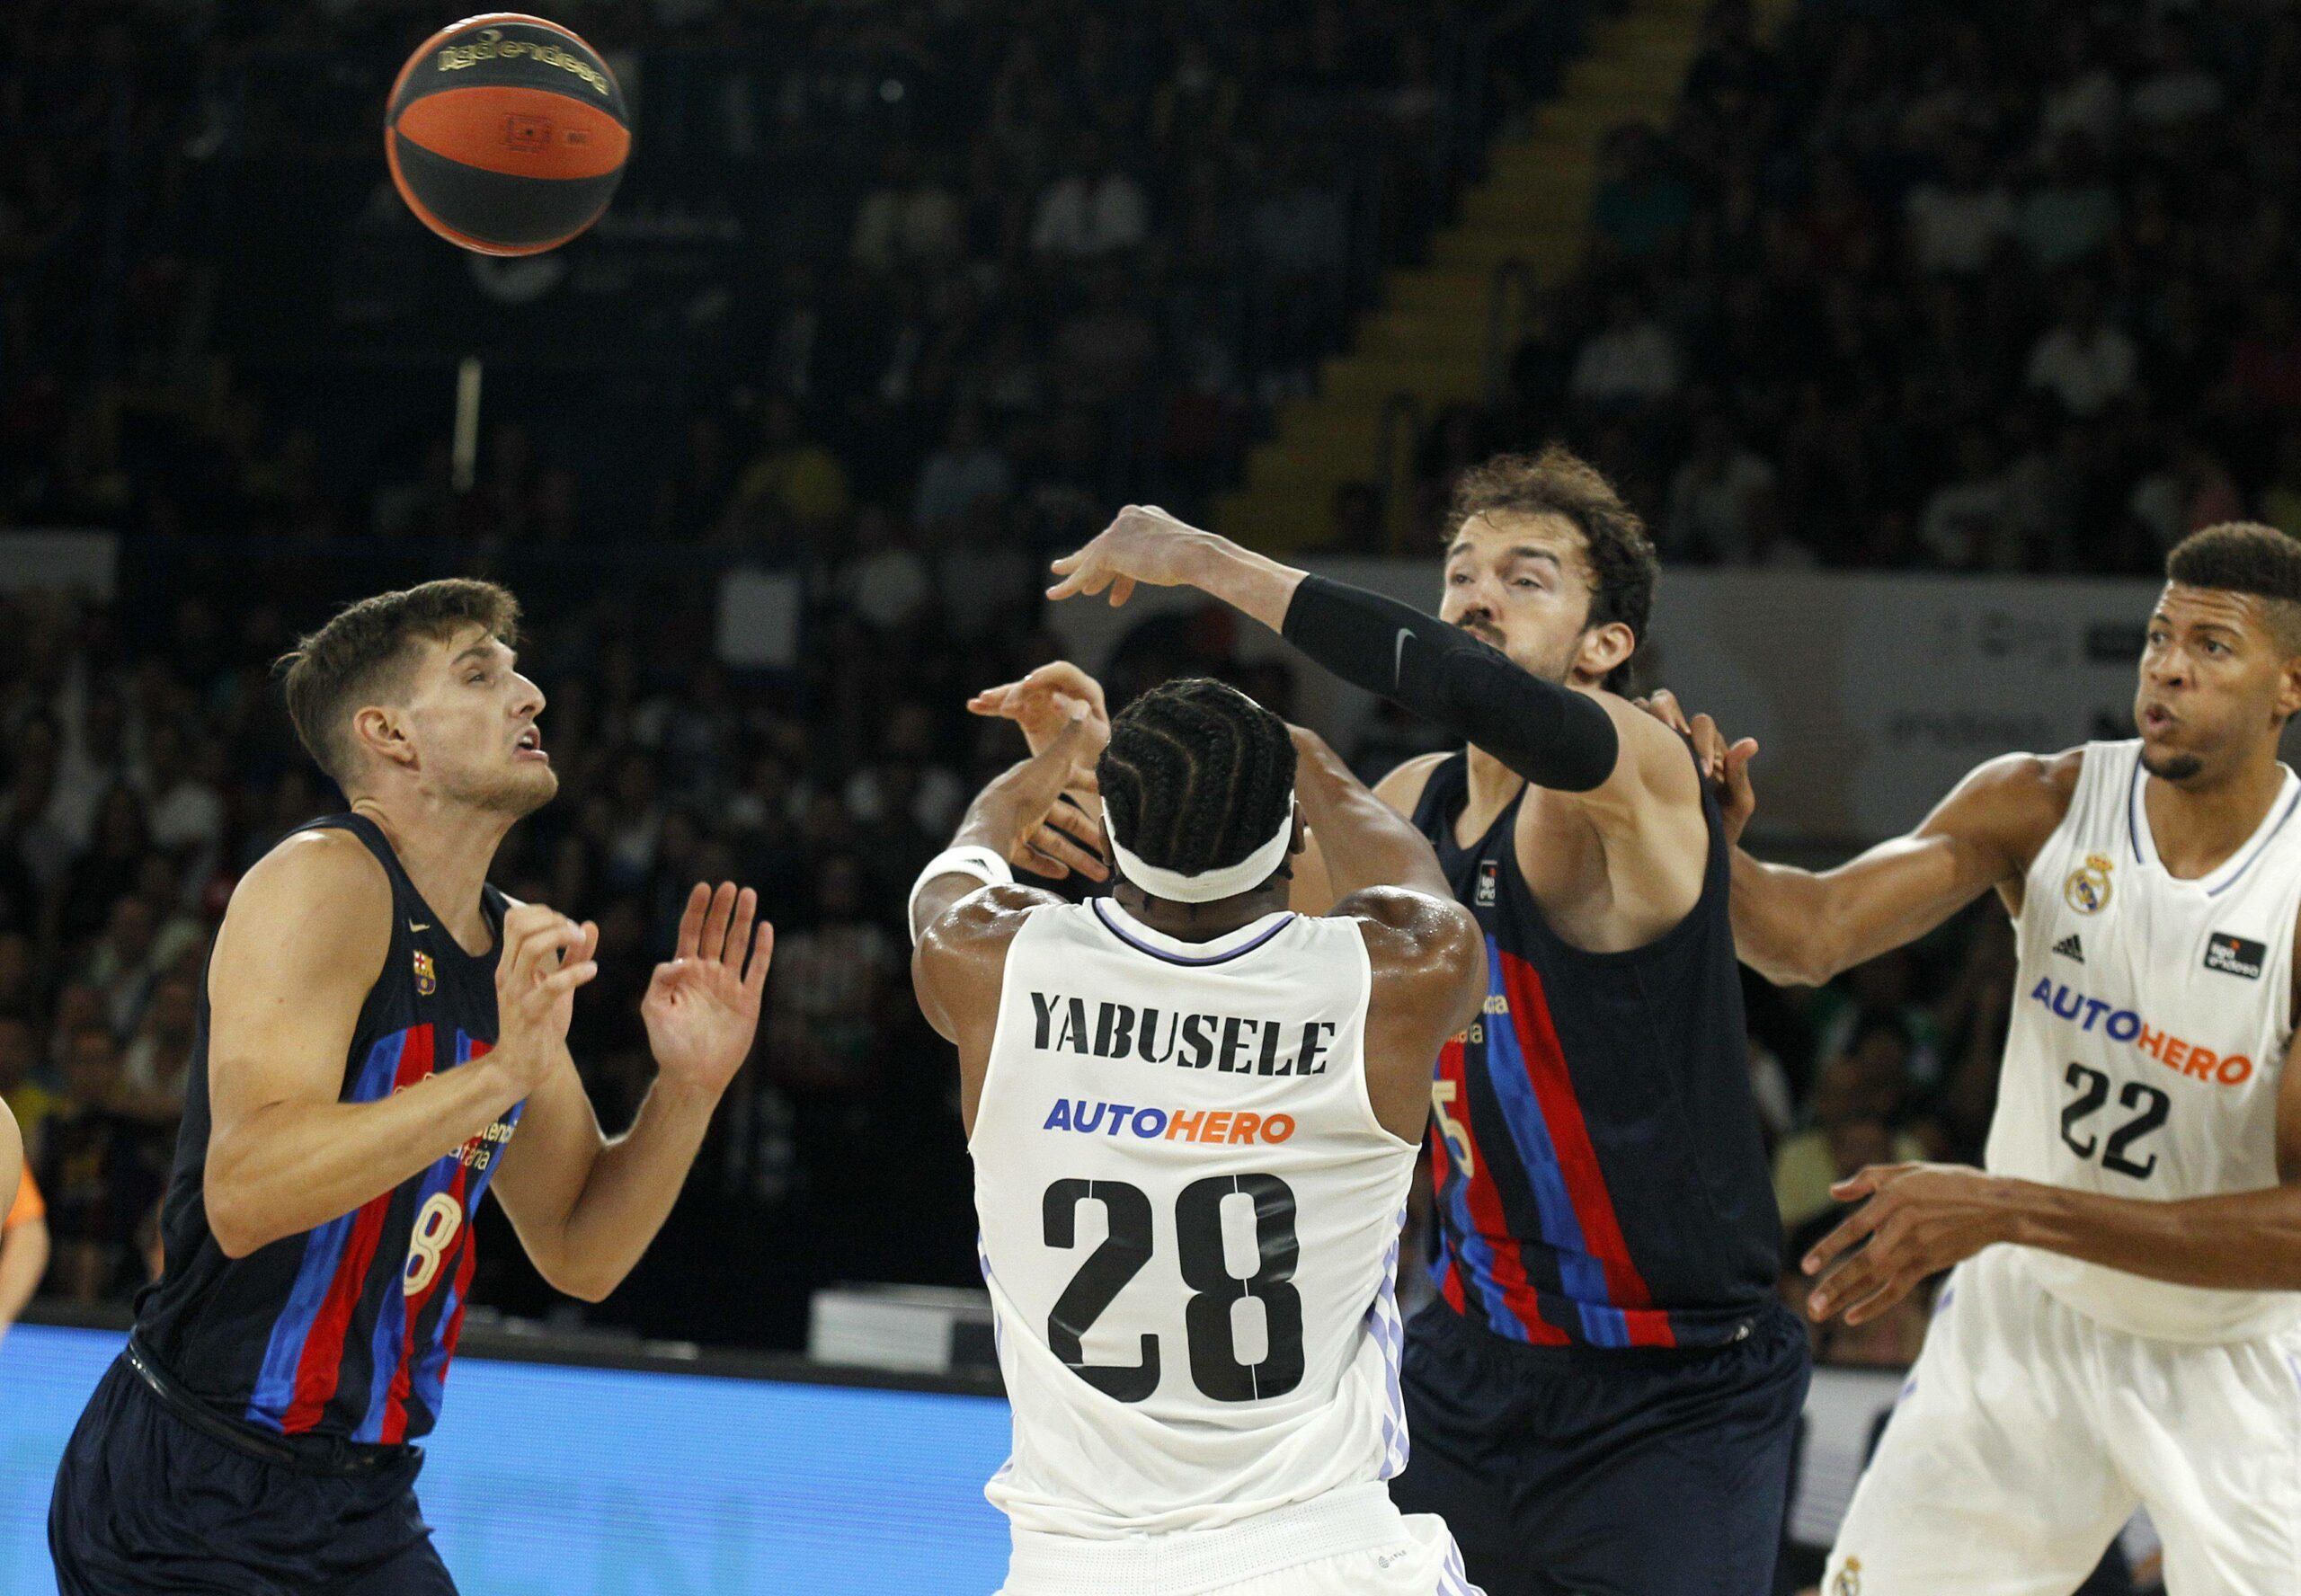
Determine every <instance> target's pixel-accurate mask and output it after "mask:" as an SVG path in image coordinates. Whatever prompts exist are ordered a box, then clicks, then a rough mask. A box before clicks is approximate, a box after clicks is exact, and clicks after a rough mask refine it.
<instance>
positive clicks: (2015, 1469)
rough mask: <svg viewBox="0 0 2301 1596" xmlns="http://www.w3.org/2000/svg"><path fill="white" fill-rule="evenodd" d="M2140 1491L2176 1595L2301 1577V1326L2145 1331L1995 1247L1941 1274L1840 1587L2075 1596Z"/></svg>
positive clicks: (2284, 1584)
mask: <svg viewBox="0 0 2301 1596" xmlns="http://www.w3.org/2000/svg"><path fill="white" fill-rule="evenodd" d="M2137 1503H2146V1505H2147V1507H2148V1509H2149V1517H2150V1519H2151V1520H2152V1521H2154V1524H2155V1526H2156V1530H2157V1533H2158V1535H2159V1536H2160V1537H2161V1538H2162V1539H2163V1543H2164V1553H2165V1583H2166V1589H2167V1591H2168V1592H2169V1593H2170V1596H2289V1593H2291V1592H2301V1332H2297V1331H2285V1332H2280V1333H2279V1334H2276V1335H2274V1336H2270V1337H2265V1338H2262V1339H2260V1340H2254V1341H2241V1342H2232V1343H2187V1342H2172V1341H2156V1340H2152V1339H2148V1338H2146V1337H2142V1336H2137V1335H2128V1334H2125V1333H2124V1332H2122V1331H2117V1330H2111V1329H2109V1328H2107V1327H2105V1326H2102V1325H2101V1324H2100V1323H2098V1322H2097V1321H2095V1320H2093V1319H2092V1318H2090V1317H2087V1316H2085V1315H2084V1314H2083V1313H2080V1312H2079V1311H2077V1310H2076V1309H2075V1308H2071V1307H2069V1306H2068V1305H2067V1304H2066V1303H2064V1302H2063V1301H2061V1300H2060V1299H2058V1298H2057V1297H2055V1296H2053V1295H2052V1294H2051V1293H2049V1292H2048V1291H2047V1290H2046V1289H2045V1288H2044V1287H2043V1286H2040V1285H2039V1284H2038V1282H2037V1280H2036V1277H2035V1276H2034V1275H2033V1274H2032V1273H2031V1272H2030V1267H2029V1265H2028V1264H2026V1263H2024V1262H2023V1260H2022V1255H2021V1251H2020V1250H2019V1249H2018V1248H2014V1247H2010V1246H1997V1247H1991V1248H1989V1249H1988V1250H1987V1251H1986V1252H1984V1253H1982V1254H1981V1255H1979V1256H1977V1257H1976V1258H1973V1259H1971V1260H1969V1261H1968V1262H1967V1263H1965V1264H1960V1265H1959V1268H1958V1271H1957V1272H1956V1273H1955V1274H1953V1275H1952V1276H1951V1277H1950V1283H1949V1284H1948V1285H1947V1286H1945V1287H1944V1288H1943V1289H1942V1295H1941V1303H1940V1305H1939V1307H1938V1308H1937V1309H1936V1311H1935V1314H1934V1318H1933V1323H1932V1327H1931V1328H1929V1329H1928V1330H1927V1332H1926V1335H1925V1350H1924V1352H1923V1353H1922V1354H1921V1355H1920V1356H1919V1358H1918V1361H1917V1367H1916V1368H1915V1370H1912V1371H1911V1374H1910V1381H1909V1384H1908V1386H1906V1388H1904V1389H1903V1392H1902V1397H1901V1401H1900V1403H1899V1405H1897V1406H1896V1408H1895V1409H1894V1415H1893V1418H1892V1421H1891V1422H1890V1423H1888V1425H1887V1427H1886V1432H1885V1435H1884V1437H1883V1438H1882V1440H1881V1441H1879V1446H1878V1451H1877V1455H1876V1456H1875V1457H1874V1458H1873V1459H1870V1467H1869V1468H1868V1470H1867V1471H1866V1472H1864V1473H1863V1475H1862V1476H1861V1485H1860V1486H1859V1487H1858V1488H1857V1489H1856V1490H1855V1491H1854V1494H1853V1503H1852V1506H1851V1507H1849V1508H1848V1509H1847V1510H1846V1515H1845V1522H1844V1523H1843V1526H1841V1528H1840V1529H1839V1530H1838V1537H1837V1547H1836V1549H1835V1550H1834V1551H1833V1552H1832V1553H1831V1554H1830V1561H1829V1571H1828V1573H1827V1574H1826V1576H1825V1578H1824V1580H1823V1582H1822V1592H1823V1596H1943V1593H1945V1592H1956V1593H1957V1596H2068V1592H2072V1591H2074V1590H2075V1589H2076V1588H2077V1586H2078V1585H2079V1584H2081V1583H2083V1581H2084V1579H2085V1576H2086V1575H2087V1574H2091V1573H2092V1571H2093V1568H2094V1566H2095V1565H2097V1564H2099V1563H2100V1561H2101V1555H2102V1553H2103V1552H2104V1551H2105V1550H2107V1548H2108V1547H2109V1544H2110V1539H2111V1538H2113V1537H2115V1536H2116V1534H2117V1533H2118V1530H2119V1529H2120V1528H2121V1527H2122V1526H2123V1525H2124V1524H2125V1522H2126V1521H2127V1520H2128V1518H2129V1517H2130V1516H2131V1515H2132V1513H2133V1510H2134V1507H2135V1505H2136V1504H2137Z"/></svg>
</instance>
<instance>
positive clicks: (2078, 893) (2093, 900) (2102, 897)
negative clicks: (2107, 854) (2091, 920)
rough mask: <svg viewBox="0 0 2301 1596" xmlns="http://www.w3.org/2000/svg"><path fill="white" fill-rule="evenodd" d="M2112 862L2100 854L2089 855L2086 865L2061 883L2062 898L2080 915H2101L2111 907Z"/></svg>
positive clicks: (2072, 872)
mask: <svg viewBox="0 0 2301 1596" xmlns="http://www.w3.org/2000/svg"><path fill="white" fill-rule="evenodd" d="M2112 868H2114V866H2113V865H2111V863H2110V860H2108V859H2106V858H2104V857H2103V856H2101V855H2100V854H2088V855H2086V856H2085V863H2083V865H2079V866H2078V867H2077V868H2076V869H2074V870H2073V871H2071V872H2070V873H2069V879H2068V880H2067V881H2066V882H2062V883H2061V896H2062V899H2063V900H2064V901H2065V902H2066V903H2067V904H2068V905H2069V907H2070V908H2072V909H2075V910H2076V911H2077V912H2078V913H2079V914H2082V915H2090V914H2099V913H2101V911H2102V910H2103V909H2107V908H2109V906H2110V870H2111V869H2112Z"/></svg>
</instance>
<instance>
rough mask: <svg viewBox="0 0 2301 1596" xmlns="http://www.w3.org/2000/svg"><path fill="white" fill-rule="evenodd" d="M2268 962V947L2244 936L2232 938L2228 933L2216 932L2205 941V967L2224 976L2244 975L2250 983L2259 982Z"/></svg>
mask: <svg viewBox="0 0 2301 1596" xmlns="http://www.w3.org/2000/svg"><path fill="white" fill-rule="evenodd" d="M2268 960H2269V949H2268V948H2267V947H2265V946H2263V945H2262V944H2260V943H2258V942H2250V941H2248V940H2246V939H2245V938H2244V937H2242V936H2232V935H2229V933H2227V932H2226V931H2216V932H2215V933H2214V934H2213V935H2210V936H2208V937H2207V938H2206V939H2205V967H2206V968H2207V969H2208V970H2218V971H2220V972H2221V973H2222V974H2224V975H2242V976H2243V977H2244V978H2245V979H2246V980H2249V981H2250V980H2261V966H2262V965H2263V964H2264V963H2266V962H2268Z"/></svg>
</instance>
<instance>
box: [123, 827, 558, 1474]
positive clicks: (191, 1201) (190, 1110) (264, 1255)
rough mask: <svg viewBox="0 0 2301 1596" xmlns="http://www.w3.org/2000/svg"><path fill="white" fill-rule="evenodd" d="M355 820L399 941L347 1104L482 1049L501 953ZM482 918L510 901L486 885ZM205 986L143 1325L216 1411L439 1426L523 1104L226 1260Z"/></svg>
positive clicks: (354, 1433)
mask: <svg viewBox="0 0 2301 1596" xmlns="http://www.w3.org/2000/svg"><path fill="white" fill-rule="evenodd" d="M303 829H306V830H323V829H334V830H342V831H348V832H350V833H351V835H353V836H354V837H356V838H359V839H360V841H361V842H362V843H363V844H365V845H366V846H367V847H368V849H369V852H370V853H372V854H374V855H375V856H376V858H377V860H378V862H379V863H381V864H382V865H383V867H384V873H386V875H387V876H388V877H390V879H391V887H392V935H391V951H390V953H387V954H386V956H385V959H384V967H383V970H382V972H381V973H379V974H378V976H377V978H376V984H375V985H374V986H373V987H372V988H370V989H369V993H368V998H367V1001H366V1003H365V1004H364V1005H363V1006H361V1008H360V1020H359V1024H358V1027H357V1029H355V1030H354V1031H353V1033H352V1037H351V1051H350V1052H349V1054H348V1055H347V1056H346V1057H345V1060H344V1064H343V1086H342V1101H343V1102H345V1103H376V1102H380V1101H381V1100H383V1099H385V1098H387V1097H389V1096H390V1095H392V1094H393V1093H395V1092H399V1091H404V1090H405V1089H406V1088H408V1087H410V1086H414V1085H416V1084H417V1083H418V1082H420V1081H422V1079H423V1078H424V1077H427V1076H430V1075H433V1074H437V1073H440V1072H441V1071H445V1070H449V1069H454V1068H460V1067H461V1066H463V1065H466V1064H468V1063H470V1062H471V1061H472V1060H475V1059H477V1058H480V1057H483V1056H484V1055H485V1054H486V1052H487V1051H488V1050H489V1049H490V1048H491V1047H492V1046H493V1044H494V1042H495V1034H496V1031H495V953H494V952H493V951H492V950H491V951H490V952H489V953H486V954H484V955H483V956H480V957H477V958H475V957H473V956H472V955H471V954H469V953H465V952H464V951H463V949H462V948H461V947H460V946H459V945H458V944H457V942H456V940H455V938H454V937H452V936H450V935H448V932H447V929H446V927H443V926H441V925H440V921H439V917H438V916H436V915H435V914H433V913H432V912H431V908H430V907H429V906H428V905H427V904H425V903H424V901H423V900H422V897H420V896H419V895H418V894H417V892H416V891H415V888H414V885H413V882H410V881H409V880H408V878H407V873H406V872H405V871H404V870H403V869H401V868H400V863H399V859H398V856H396V855H395V854H394V853H393V852H392V848H391V844H390V843H389V842H388V841H386V839H385V838H384V835H383V833H382V832H381V831H380V830H379V829H377V827H376V825H375V823H374V822H373V821H371V820H368V819H367V818H366V817H365V816H362V815H356V814H344V815H334V816H331V817H330V818H328V819H326V820H315V821H313V822H312V823H311V825H309V826H307V827H305V828H303ZM503 909H504V903H503V898H502V894H501V893H499V892H497V891H495V889H494V888H493V887H488V888H485V889H484V912H485V914H486V916H487V919H488V923H489V924H490V926H491V927H493V928H494V929H495V930H496V932H497V933H498V945H499V946H500V945H501V932H502V925H503ZM208 1044H209V993H208V986H207V982H206V980H204V979H203V980H202V983H201V988H200V1020H199V1028H198V1030H197V1031H196V1032H195V1033H194V1035H193V1041H192V1051H191V1070H190V1072H189V1074H188V1076H187V1077H186V1081H185V1088H184V1114H183V1129H182V1132H181V1133H180V1135H179V1136H178V1138H177V1141H176V1155H175V1166H174V1169H173V1172H172V1174H171V1175H170V1177H169V1181H168V1193H167V1198H166V1201H165V1202H164V1205H163V1207H162V1210H161V1235H162V1238H163V1241H164V1246H165V1249H166V1255H167V1264H166V1269H165V1272H164V1273H163V1274H162V1276H161V1278H160V1280H159V1281H158V1282H157V1283H156V1284H155V1285H153V1286H150V1287H148V1288H147V1289H146V1290H145V1292H144V1294H143V1296H142V1297H141V1298H140V1299H138V1304H137V1325H136V1334H137V1338H138V1340H139V1341H140V1342H141V1343H143V1345H144V1346H145V1348H146V1349H147V1352H149V1354H150V1355H151V1356H152V1357H153V1358H154V1359H155V1361H157V1362H158V1363H159V1364H160V1366H161V1368H163V1369H164V1370H166V1371H167V1372H168V1373H169V1374H171V1375H172V1376H173V1377H174V1379H175V1381H176V1383H177V1384H178V1385H180V1386H182V1387H183V1388H185V1389H186V1390H188V1391H190V1392H191V1394H192V1395H193V1396H194V1397H198V1398H200V1400H201V1401H203V1402H205V1403H206V1404H208V1405H209V1406H210V1407H212V1408H214V1409H215V1410H216V1411H217V1412H218V1413H219V1414H223V1415H225V1416H226V1417H227V1418H230V1419H233V1420H235V1421H238V1422H240V1423H245V1424H249V1425H252V1426H253V1427H255V1428H257V1429H260V1430H265V1431H270V1432H273V1433H276V1434H283V1435H303V1434H319V1435H333V1436H340V1437H342V1438H343V1439H345V1440H349V1441H367V1442H376V1443H383V1444H391V1443H394V1442H398V1441H413V1440H414V1439H415V1438H417V1437H418V1436H421V1435H422V1434H424V1433H426V1432H429V1431H430V1430H431V1426H432V1424H433V1423H435V1422H436V1421H437V1420H438V1418H439V1415H440V1396H441V1390H442V1387H443V1386H444V1384H445V1382H446V1379H447V1373H448V1364H449V1360H450V1359H452V1358H453V1357H454V1355H455V1350H456V1337H457V1335H458V1332H459V1331H460V1330H461V1328H462V1326H463V1317H464V1308H465V1303H466V1294H467V1293H468V1292H469V1290H470V1289H471V1279H472V1271H473V1269H474V1267H475V1264H476V1262H477V1253H476V1250H475V1237H474V1236H473V1233H472V1225H471V1219H472V1216H473V1214H474V1213H475V1212H476V1210H478V1207H479V1201H480V1198H481V1197H482V1196H483V1195H484V1194H485V1193H486V1191H487V1184H488V1182H489V1181H490V1180H491V1179H493V1176H494V1173H495V1166H496V1163H497V1161H498V1160H499V1159H501V1158H502V1156H503V1151H504V1148H505V1147H506V1146H507V1145H508V1144H509V1143H510V1141H511V1132H512V1130H513V1128H514V1127H515V1126H516V1125H517V1124H518V1123H519V1120H520V1105H516V1104H515V1105H514V1106H513V1107H512V1108H511V1109H510V1110H509V1111H508V1112H507V1113H505V1114H504V1115H503V1117H502V1119H500V1120H498V1121H496V1122H494V1123H493V1124H492V1125H490V1126H488V1127H487V1129H486V1130H484V1131H482V1132H481V1133H480V1134H479V1135H477V1136H475V1137H474V1138H472V1139H471V1140H470V1141H468V1142H466V1143H465V1144H464V1145H463V1146H462V1147H460V1148H457V1149H456V1150H455V1151H454V1152H451V1153H449V1154H448V1155H447V1156H446V1157H442V1158H440V1159H439V1160H438V1161H437V1162H435V1163H433V1164H432V1165H431V1166H430V1167H429V1168H426V1169H424V1170H422V1172H421V1173H419V1174H417V1175H413V1176H411V1177H410V1178H409V1179H407V1180H405V1181H404V1182H402V1183H401V1184H398V1185H396V1186H395V1187H393V1188H391V1189H390V1190H389V1191H386V1192H382V1193H378V1194H377V1195H376V1196H375V1197H373V1198H371V1199H370V1200H369V1201H367V1202H365V1203H363V1204H361V1205H360V1207H358V1208H356V1209H353V1210H351V1212H349V1213H345V1214H339V1215H337V1216H336V1217H335V1218H334V1219H330V1220H328V1221H327V1222H326V1223H325V1224H324V1225H321V1226H320V1227H318V1228H316V1229H313V1230H308V1231H306V1232H304V1233H303V1234H302V1235H299V1236H289V1237H282V1238H281V1239H280V1240H278V1241H275V1242H271V1243H270V1244H269V1245H267V1246H262V1247H259V1248H257V1249H256V1250H255V1251H254V1252H253V1253H251V1254H249V1255H247V1256H246V1257H244V1258H232V1257H228V1256H227V1255H225V1253H224V1251H223V1249H222V1248H220V1247H218V1246H217V1245H216V1238H215V1236H214V1234H213V1233H212V1232H211V1231H210V1230H209V1227H208V1208H207V1203H206V1201H205V1199H204V1196H203V1194H202V1186H201V1182H202V1176H203V1174H204V1171H205V1167H206V1165H207V1160H208V1139H209V1130H210V1119H209V1091H208V1066H209V1060H208Z"/></svg>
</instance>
